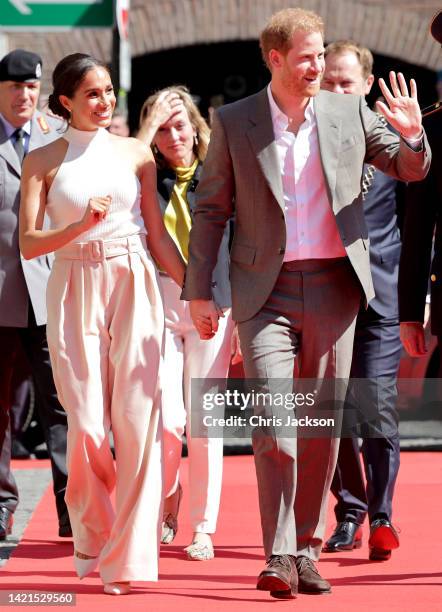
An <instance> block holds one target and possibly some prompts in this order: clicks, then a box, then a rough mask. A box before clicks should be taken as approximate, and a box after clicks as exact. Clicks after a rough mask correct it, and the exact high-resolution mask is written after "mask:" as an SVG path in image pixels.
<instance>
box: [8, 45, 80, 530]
mask: <svg viewBox="0 0 442 612" xmlns="http://www.w3.org/2000/svg"><path fill="white" fill-rule="evenodd" d="M41 68H42V61H41V58H40V57H39V56H38V55H36V54H35V53H31V52H29V51H25V50H23V49H16V50H14V51H11V52H10V53H8V54H7V55H5V56H4V57H3V59H2V60H1V61H0V345H1V346H2V350H1V351H0V449H1V452H0V540H5V539H6V537H7V535H8V534H9V533H11V527H12V522H13V513H14V511H15V508H16V507H17V503H18V492H17V486H16V483H15V480H14V477H13V474H12V472H11V469H10V460H11V424H10V416H9V409H10V396H11V393H10V391H11V389H10V386H11V376H12V372H13V368H14V356H15V354H16V352H17V347H18V346H19V345H20V344H21V345H22V347H23V349H24V351H25V353H26V355H27V357H28V359H29V362H30V365H31V370H32V374H33V377H34V382H35V387H36V391H37V393H38V395H39V401H38V402H37V405H38V409H39V417H40V421H41V423H42V427H43V430H44V434H45V438H46V443H47V447H48V453H49V457H50V460H51V466H52V474H53V479H54V493H55V498H56V507H57V514H58V521H59V535H60V536H62V537H69V536H70V535H71V528H70V523H69V516H68V513H67V509H66V504H65V501H64V493H65V489H66V479H67V472H66V458H65V455H66V431H67V419H66V414H65V412H64V410H63V409H62V407H61V406H60V404H59V402H58V400H57V394H56V391H55V386H54V382H53V379H52V371H51V365H50V361H49V352H48V347H47V341H46V299H45V294H46V283H47V280H48V277H49V272H50V258H48V257H46V256H43V257H38V258H36V259H33V260H32V261H25V260H24V259H23V258H22V257H21V256H20V251H19V247H18V210H19V203H20V175H21V165H22V161H23V158H24V156H25V155H26V154H27V153H28V152H29V151H30V150H32V149H36V148H38V147H41V146H43V145H45V144H47V143H49V142H51V141H52V140H55V139H56V138H59V137H60V134H59V132H58V131H57V127H59V126H60V122H59V121H58V120H57V119H55V118H52V117H47V116H45V115H43V114H42V113H40V112H39V111H38V110H37V102H38V97H39V93H40V79H41Z"/></svg>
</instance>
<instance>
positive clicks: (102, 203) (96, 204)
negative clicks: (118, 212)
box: [80, 195, 112, 232]
mask: <svg viewBox="0 0 442 612" xmlns="http://www.w3.org/2000/svg"><path fill="white" fill-rule="evenodd" d="M111 201H112V197H111V196H109V195H108V196H104V197H94V198H91V199H90V200H89V202H88V205H87V208H86V210H85V213H84V215H83V218H82V219H81V221H80V226H81V227H82V230H83V231H84V232H85V231H87V230H88V229H90V228H91V227H94V226H95V225H97V223H100V221H102V220H103V219H104V218H105V217H106V215H107V212H108V210H109V206H110V204H111Z"/></svg>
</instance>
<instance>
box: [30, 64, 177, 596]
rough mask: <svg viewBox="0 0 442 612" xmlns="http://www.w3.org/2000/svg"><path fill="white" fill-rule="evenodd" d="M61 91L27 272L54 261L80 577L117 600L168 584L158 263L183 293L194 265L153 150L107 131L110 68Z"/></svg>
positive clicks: (69, 80)
mask: <svg viewBox="0 0 442 612" xmlns="http://www.w3.org/2000/svg"><path fill="white" fill-rule="evenodd" d="M53 85H54V92H53V94H52V95H51V96H50V99H49V107H50V109H51V111H53V112H54V113H56V114H58V115H60V116H62V117H64V118H65V119H67V120H68V129H67V131H66V132H64V133H62V134H61V138H60V139H58V140H56V141H55V142H53V143H51V144H50V145H48V146H46V147H43V148H41V149H38V150H37V151H35V152H32V153H30V154H29V155H28V156H27V157H26V160H25V163H24V166H23V174H22V202H21V210H20V248H21V251H22V254H23V256H24V257H25V258H27V259H30V258H32V257H36V256H38V255H42V254H44V253H50V252H52V251H55V263H54V266H53V268H52V272H51V277H50V280H49V284H48V293H47V302H48V327H47V333H48V343H49V349H50V354H51V361H52V365H53V371H54V379H55V383H56V386H57V391H58V395H59V399H60V401H61V404H62V405H63V407H64V408H65V410H66V412H67V415H68V427H69V429H68V453H67V461H68V486H67V491H66V502H67V505H68V509H69V515H70V519H71V523H72V530H73V537H74V545H75V553H74V562H75V567H76V570H77V573H78V575H79V577H80V578H82V577H84V576H86V575H87V574H89V573H91V572H92V571H93V570H94V569H95V567H97V566H99V570H100V576H101V579H102V581H103V583H104V584H105V587H104V590H105V592H106V593H109V594H113V595H119V594H125V593H128V592H129V590H130V581H132V580H156V579H157V574H158V550H159V539H160V530H161V514H160V513H161V499H162V493H163V491H162V465H161V428H160V429H159V428H158V423H159V404H160V393H159V385H158V368H159V363H160V356H161V348H162V337H163V319H164V315H163V308H162V302H161V296H160V292H159V290H158V279H157V275H156V271H155V267H154V265H153V263H152V259H151V257H150V253H149V251H151V252H152V254H153V255H154V257H155V258H156V259H157V260H158V261H159V262H160V263H161V265H162V266H163V267H164V269H166V270H167V271H168V274H169V275H170V276H171V277H172V278H173V279H174V280H175V281H176V282H177V283H178V284H179V285H181V284H182V280H183V275H184V262H183V260H182V258H181V257H180V255H179V253H178V251H177V249H176V248H175V245H174V244H173V242H172V241H171V240H170V238H169V236H168V234H167V232H166V230H165V227H164V224H163V221H162V217H161V213H160V210H159V207H158V202H157V198H156V189H155V175H156V169H155V163H154V161H153V158H152V155H151V153H150V150H149V148H148V147H147V146H145V145H143V144H142V143H140V142H139V141H138V140H135V139H132V138H121V137H119V136H114V135H112V134H110V133H109V132H108V131H106V129H105V128H106V127H107V126H108V125H109V124H110V121H111V117H112V112H113V110H114V107H115V95H114V91H113V88H112V83H111V80H110V76H109V73H108V70H107V68H106V66H105V65H104V64H102V63H101V62H100V61H98V60H96V59H94V58H92V57H90V56H88V55H85V54H81V53H75V54H73V55H69V56H67V57H65V58H64V59H63V60H61V62H59V64H58V65H57V66H56V68H55V70H54V74H53ZM45 213H47V215H48V216H49V218H50V221H51V229H48V230H46V229H43V217H44V215H45ZM146 234H147V235H146ZM146 241H147V245H148V249H147V247H146ZM110 429H112V433H113V438H114V444H115V455H116V464H115V466H116V467H114V462H113V458H112V453H111V449H110V445H109V438H108V435H109V431H110ZM114 486H115V487H116V499H115V510H114V508H113V506H112V504H111V501H110V494H111V492H112V490H113V488H114Z"/></svg>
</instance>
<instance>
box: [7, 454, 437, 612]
mask: <svg viewBox="0 0 442 612" xmlns="http://www.w3.org/2000/svg"><path fill="white" fill-rule="evenodd" d="M16 465H18V466H22V467H31V465H32V467H38V466H42V467H43V466H47V463H46V462H32V463H27V465H26V464H25V463H23V462H19V463H16ZM224 465H225V477H224V488H223V497H222V506H221V512H220V521H219V530H218V533H217V534H216V536H215V545H216V555H217V556H216V559H214V560H213V561H208V562H192V561H187V560H186V558H185V557H184V555H183V553H182V548H183V547H184V546H185V545H186V544H188V543H189V540H190V537H191V532H190V527H189V524H188V520H187V514H188V513H187V506H186V502H187V497H186V494H185V496H184V499H183V506H182V512H181V516H180V519H181V521H180V531H179V533H178V535H177V538H176V540H175V541H174V543H173V544H172V545H170V546H163V547H162V557H161V562H160V571H161V579H160V581H159V582H158V583H137V584H135V587H134V589H133V592H132V593H131V594H130V595H128V596H125V597H111V596H109V595H104V594H103V593H102V585H101V583H100V580H99V577H98V574H94V575H93V576H92V577H89V578H86V579H85V580H83V581H81V582H80V581H79V580H78V579H77V578H76V577H75V575H74V572H73V569H72V561H71V554H72V543H71V542H70V541H63V540H60V539H58V538H57V537H54V535H53V534H54V531H55V526H56V518H55V510H54V505H53V501H52V494H51V491H50V490H48V491H47V492H46V494H45V495H44V497H43V499H42V500H41V502H40V504H39V505H38V507H37V509H36V511H35V513H34V516H33V518H32V520H31V521H30V524H29V525H28V527H27V529H26V531H25V533H24V537H23V539H22V542H21V544H20V545H19V546H18V548H17V549H16V551H15V552H14V554H13V557H11V559H10V560H9V561H8V563H7V564H6V566H5V567H4V568H3V570H2V584H1V590H2V591H8V590H15V591H17V590H20V591H21V590H43V591H57V592H75V593H76V594H77V606H76V609H77V610H94V611H95V610H98V609H99V608H101V607H102V608H103V610H104V609H106V610H127V611H128V612H130V611H131V610H146V609H147V610H150V611H153V612H156V611H157V610H174V611H175V610H177V609H179V610H180V612H182V611H184V610H210V611H213V610H225V611H226V612H237V611H238V610H240V611H241V612H243V611H247V610H267V609H269V610H270V608H271V607H272V609H273V610H275V609H278V610H281V609H282V608H284V609H286V610H287V609H292V608H293V607H294V606H296V608H297V609H299V610H307V611H310V610H312V611H315V610H327V611H329V610H345V611H347V610H348V611H350V610H351V611H352V612H354V611H357V612H365V611H370V612H373V611H374V610H376V611H379V610H386V611H387V610H388V612H392V611H398V612H399V611H400V612H408V611H409V612H411V611H412V610H413V611H416V610H418V611H419V610H422V611H423V610H425V611H431V612H432V611H441V610H442V588H441V587H442V563H441V559H442V555H441V544H442V537H441V534H440V527H439V525H440V522H439V521H440V518H441V516H442V453H403V454H402V467H401V472H400V475H399V482H398V485H397V494H396V503H395V517H394V519H395V521H394V522H395V524H396V526H397V527H399V528H400V529H401V532H402V533H401V547H400V548H399V549H398V550H397V551H393V556H392V558H391V560H390V561H388V562H383V563H382V562H369V561H368V558H367V557H368V550H367V545H366V540H367V537H366V531H367V530H365V532H364V546H363V547H362V548H361V549H359V550H357V551H353V552H347V553H337V554H332V555H330V554H329V555H325V554H324V555H322V557H321V561H320V563H319V570H320V572H321V573H322V574H323V575H324V576H325V577H326V578H327V579H329V580H330V581H331V583H332V585H333V594H332V595H328V596H308V595H300V596H299V597H298V598H297V599H296V600H294V601H293V600H291V601H278V600H272V599H271V598H270V597H269V596H268V594H267V593H262V592H260V591H256V590H255V584H256V576H257V574H258V573H259V572H260V571H261V569H262V567H263V558H262V549H261V546H260V542H261V535H260V525H259V515H258V506H257V495H256V485H255V473H254V467H253V459H252V457H249V456H239V457H227V458H226V459H225V464H224ZM182 482H183V485H184V492H185V493H186V482H187V462H186V460H185V461H184V467H183V473H182ZM332 527H333V520H332V514H331V513H330V522H329V529H328V533H329V532H330V530H331V529H332ZM2 603H3V602H2ZM51 609H62V607H61V606H53V607H51ZM63 609H69V608H66V607H64V608H63Z"/></svg>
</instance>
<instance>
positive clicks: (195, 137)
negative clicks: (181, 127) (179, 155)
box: [193, 134, 198, 147]
mask: <svg viewBox="0 0 442 612" xmlns="http://www.w3.org/2000/svg"><path fill="white" fill-rule="evenodd" d="M193 144H194V145H195V146H196V147H197V146H198V134H195V135H194V136H193Z"/></svg>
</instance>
